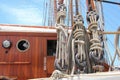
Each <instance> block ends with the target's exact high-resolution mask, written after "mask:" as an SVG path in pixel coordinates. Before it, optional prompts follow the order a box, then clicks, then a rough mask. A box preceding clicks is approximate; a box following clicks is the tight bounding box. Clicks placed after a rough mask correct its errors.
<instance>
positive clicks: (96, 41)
mask: <svg viewBox="0 0 120 80" xmlns="http://www.w3.org/2000/svg"><path fill="white" fill-rule="evenodd" d="M98 19H99V16H98V15H97V12H96V11H95V10H93V11H90V12H89V13H88V14H87V21H88V23H89V27H88V30H89V31H90V32H91V35H90V43H91V45H90V49H89V50H90V53H89V57H90V60H91V61H92V64H93V66H94V65H97V64H99V63H102V61H103V60H104V59H103V52H102V44H101V41H100V38H99V34H98V31H97V29H98V25H97V22H98Z"/></svg>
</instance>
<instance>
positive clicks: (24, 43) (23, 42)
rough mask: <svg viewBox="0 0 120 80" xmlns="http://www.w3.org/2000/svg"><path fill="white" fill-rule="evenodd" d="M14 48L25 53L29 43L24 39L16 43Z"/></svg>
mask: <svg viewBox="0 0 120 80" xmlns="http://www.w3.org/2000/svg"><path fill="white" fill-rule="evenodd" d="M16 47H17V49H18V50H19V51H20V52H25V51H27V50H28V49H29V47H30V43H29V41H28V40H26V39H21V40H19V41H18V42H17V45H16Z"/></svg>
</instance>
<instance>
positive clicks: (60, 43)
mask: <svg viewBox="0 0 120 80" xmlns="http://www.w3.org/2000/svg"><path fill="white" fill-rule="evenodd" d="M65 17H66V7H65V5H64V4H60V5H59V8H58V13H57V24H56V29H57V47H56V59H55V67H56V69H58V70H60V71H66V66H67V64H68V62H67V50H66V48H67V38H68V32H67V29H66V26H65V25H64V20H65Z"/></svg>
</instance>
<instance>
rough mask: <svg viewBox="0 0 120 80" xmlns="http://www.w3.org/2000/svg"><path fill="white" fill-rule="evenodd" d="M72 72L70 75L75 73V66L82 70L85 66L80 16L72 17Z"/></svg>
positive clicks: (82, 28) (82, 27)
mask: <svg viewBox="0 0 120 80" xmlns="http://www.w3.org/2000/svg"><path fill="white" fill-rule="evenodd" d="M71 33H72V35H73V36H72V53H71V54H72V70H71V74H74V72H75V65H78V66H79V67H81V68H83V67H85V66H86V63H85V60H86V55H85V48H84V47H85V46H84V45H85V41H84V26H83V19H82V16H81V15H76V16H75V17H74V25H73V29H72V32H71Z"/></svg>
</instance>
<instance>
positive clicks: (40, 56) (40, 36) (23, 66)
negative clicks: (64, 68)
mask: <svg viewBox="0 0 120 80" xmlns="http://www.w3.org/2000/svg"><path fill="white" fill-rule="evenodd" d="M20 39H26V40H28V41H29V42H30V48H29V49H28V51H26V52H19V50H17V48H16V43H17V41H19V40H20ZM48 39H51V40H52V39H56V33H40V32H39V33H38V32H37V33H35V32H34V33H32V32H0V76H8V77H10V76H15V77H17V80H27V79H32V78H41V77H47V76H48V74H50V73H52V72H50V71H53V67H54V64H53V62H54V58H53V59H52V61H51V62H52V64H53V65H52V64H51V65H49V67H48V66H47V68H50V67H52V70H48V69H47V70H44V57H46V58H47V51H45V50H46V41H47V40H48ZM4 40H10V41H11V42H12V46H11V48H10V49H5V48H3V47H2V42H3V41H4ZM6 51H7V52H8V53H5V52H6ZM46 65H47V64H46Z"/></svg>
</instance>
